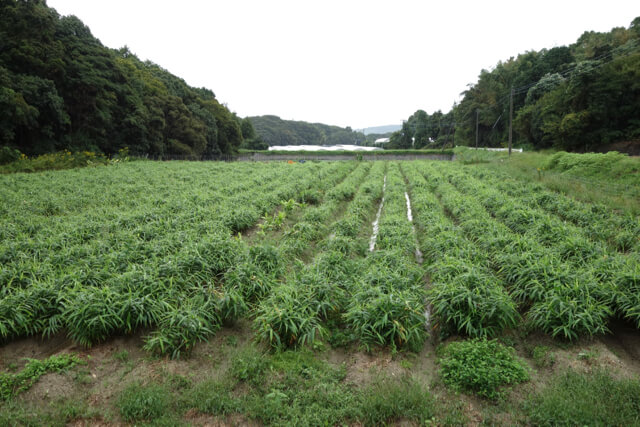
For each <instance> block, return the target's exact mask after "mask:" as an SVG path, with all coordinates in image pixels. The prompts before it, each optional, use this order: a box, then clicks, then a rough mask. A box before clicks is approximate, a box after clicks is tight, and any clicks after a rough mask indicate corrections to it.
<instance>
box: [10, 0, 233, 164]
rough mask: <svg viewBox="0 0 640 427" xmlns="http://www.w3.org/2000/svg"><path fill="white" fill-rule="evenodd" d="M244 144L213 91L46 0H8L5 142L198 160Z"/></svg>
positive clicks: (26, 147) (38, 148)
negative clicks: (116, 44) (103, 36)
mask: <svg viewBox="0 0 640 427" xmlns="http://www.w3.org/2000/svg"><path fill="white" fill-rule="evenodd" d="M241 142H242V133H241V130H240V120H239V119H238V118H237V117H235V115H234V114H232V113H231V112H230V111H229V110H228V109H227V108H226V107H225V106H223V105H221V104H220V103H219V102H218V101H217V100H216V98H215V95H214V93H213V92H212V91H210V90H208V89H204V88H202V89H197V88H192V87H190V86H188V85H187V84H186V83H185V81H184V80H182V79H180V78H178V77H176V76H174V75H172V74H171V73H169V72H168V71H166V70H164V69H162V68H161V67H160V66H158V65H156V64H153V63H151V62H142V61H140V60H139V59H138V58H137V57H136V56H135V55H133V54H132V53H131V52H130V51H129V50H128V49H127V48H126V47H125V48H122V49H119V50H113V49H109V48H107V47H105V46H103V45H102V44H101V43H100V41H99V40H98V39H96V38H95V37H93V35H92V34H91V31H90V30H89V28H87V27H86V26H85V25H84V24H83V23H82V22H81V21H80V20H79V19H78V18H76V17H75V16H64V17H61V16H60V15H58V13H57V12H56V11H55V10H54V9H51V8H49V7H48V6H47V4H46V2H45V1H38V0H18V1H16V0H0V146H9V147H11V148H16V149H19V150H20V151H21V152H23V153H26V154H29V155H33V154H40V153H45V152H51V151H57V150H61V149H69V150H92V151H99V152H103V153H106V154H110V153H115V152H117V151H118V150H119V149H121V148H124V147H129V150H130V152H131V153H132V154H151V155H184V156H194V157H195V156H215V155H218V154H222V153H231V152H233V151H235V150H236V148H237V147H238V146H239V145H240V143H241Z"/></svg>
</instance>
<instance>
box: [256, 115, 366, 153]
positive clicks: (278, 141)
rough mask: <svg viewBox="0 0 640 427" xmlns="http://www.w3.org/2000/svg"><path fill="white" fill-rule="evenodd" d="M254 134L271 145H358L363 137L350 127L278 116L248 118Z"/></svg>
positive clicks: (362, 140)
mask: <svg viewBox="0 0 640 427" xmlns="http://www.w3.org/2000/svg"><path fill="white" fill-rule="evenodd" d="M249 120H250V121H251V123H252V124H253V127H254V129H255V132H256V134H257V135H258V136H259V137H260V138H262V140H263V141H265V142H266V143H267V144H269V146H272V145H307V144H308V145H337V144H355V145H360V144H362V143H363V142H364V140H365V137H364V134H363V133H362V132H354V131H353V130H352V129H351V128H350V127H346V128H341V127H339V126H330V125H325V124H322V123H309V122H303V121H295V120H283V119H281V118H280V117H278V116H255V117H249Z"/></svg>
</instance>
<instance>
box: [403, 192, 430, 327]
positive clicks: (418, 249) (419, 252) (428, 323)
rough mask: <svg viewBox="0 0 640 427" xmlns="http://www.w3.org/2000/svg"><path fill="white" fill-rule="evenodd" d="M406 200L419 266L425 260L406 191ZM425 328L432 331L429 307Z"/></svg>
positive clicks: (426, 310)
mask: <svg viewBox="0 0 640 427" xmlns="http://www.w3.org/2000/svg"><path fill="white" fill-rule="evenodd" d="M404 198H405V199H406V200H407V219H409V222H410V223H411V229H412V230H413V237H414V239H415V241H416V251H415V255H416V261H417V262H418V264H422V263H423V262H424V258H423V256H422V251H420V248H419V247H418V238H417V236H416V226H415V225H413V214H412V213H411V199H409V193H407V192H406V191H405V192H404ZM424 327H425V328H426V329H427V331H429V330H431V310H430V309H429V306H428V305H427V307H426V309H425V312H424Z"/></svg>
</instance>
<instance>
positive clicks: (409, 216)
mask: <svg viewBox="0 0 640 427" xmlns="http://www.w3.org/2000/svg"><path fill="white" fill-rule="evenodd" d="M404 198H405V199H407V218H408V219H409V222H413V215H412V214H411V200H409V193H407V192H406V191H405V192H404ZM413 231H414V232H415V229H414V230H413Z"/></svg>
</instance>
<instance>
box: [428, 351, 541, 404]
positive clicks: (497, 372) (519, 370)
mask: <svg viewBox="0 0 640 427" xmlns="http://www.w3.org/2000/svg"><path fill="white" fill-rule="evenodd" d="M439 363H440V366H441V367H442V368H441V370H440V375H441V376H442V380H443V381H444V383H445V384H447V385H448V386H450V387H452V388H453V389H455V390H457V391H462V392H473V393H475V394H477V395H479V396H482V397H486V398H489V399H497V398H499V397H500V396H501V395H502V392H501V390H500V388H501V387H502V386H505V385H512V384H518V383H521V382H525V381H528V380H529V370H528V368H527V366H526V365H525V364H524V363H523V362H522V361H520V360H518V359H517V358H516V357H515V356H514V354H513V349H512V348H509V347H506V346H504V345H502V344H500V343H499V342H498V341H497V340H485V339H474V340H469V341H460V342H452V343H451V344H449V345H448V346H447V347H445V348H444V350H443V351H442V357H441V358H440V360H439Z"/></svg>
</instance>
